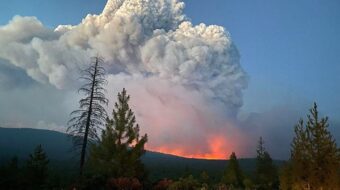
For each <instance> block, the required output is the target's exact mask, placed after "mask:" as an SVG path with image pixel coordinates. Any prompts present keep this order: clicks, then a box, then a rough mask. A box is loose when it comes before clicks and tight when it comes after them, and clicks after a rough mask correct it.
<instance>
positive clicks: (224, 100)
mask: <svg viewBox="0 0 340 190" xmlns="http://www.w3.org/2000/svg"><path fill="white" fill-rule="evenodd" d="M183 9H184V3H183V2H179V1H178V0H149V1H145V0H109V1H108V3H107V5H106V7H105V9H104V10H103V12H102V13H101V14H100V15H88V16H86V18H84V19H83V20H82V22H81V23H80V24H79V25H76V26H71V25H67V26H66V25H62V26H58V27H57V28H56V29H54V30H51V29H49V28H47V27H45V26H44V25H43V24H42V23H41V22H40V21H39V20H38V19H37V18H34V17H20V16H16V17H14V18H13V19H12V20H11V21H10V22H9V23H8V24H7V25H5V26H1V27H0V36H1V37H0V60H5V61H6V62H8V63H9V64H11V65H12V66H15V67H17V68H20V69H21V70H23V71H25V72H26V74H27V76H29V77H31V78H32V79H33V80H35V81H36V82H38V83H41V84H45V85H47V86H50V85H52V86H54V87H55V88H57V89H60V90H62V91H64V90H68V91H72V90H75V89H76V87H77V86H79V84H78V82H77V81H78V80H77V79H78V77H79V75H78V74H79V72H78V71H79V69H80V68H83V67H84V66H86V64H87V63H88V62H89V57H91V56H95V55H101V56H103V57H104V59H105V60H106V62H105V67H107V70H108V81H109V85H108V88H109V90H108V92H109V93H108V95H109V97H110V100H111V103H113V102H114V100H115V96H116V93H117V91H120V90H121V89H122V88H123V87H125V88H127V90H128V92H129V93H130V94H131V96H132V100H131V104H132V106H133V108H134V110H135V112H136V114H137V119H138V121H139V122H140V123H141V126H142V131H143V132H146V133H148V134H149V137H150V141H149V144H148V148H149V149H152V150H158V151H164V152H170V153H175V154H179V155H185V156H193V157H207V158H217V157H218V158H224V157H226V155H227V154H229V153H230V152H231V151H237V152H238V153H239V154H240V155H243V156H247V155H248V156H249V155H250V154H249V151H247V149H249V146H251V145H250V144H253V143H254V142H253V140H254V138H253V136H252V135H251V134H249V133H248V132H247V130H246V129H243V128H242V127H240V126H242V125H240V122H239V121H238V120H237V114H238V111H239V108H240V107H241V106H242V91H243V90H244V89H245V88H246V86H247V75H246V73H245V72H244V70H243V69H242V67H241V65H240V56H239V53H238V51H237V48H236V47H235V45H234V44H233V42H232V40H231V38H230V36H229V33H228V32H227V31H226V30H225V29H224V28H223V27H220V26H206V25H204V24H200V25H197V26H194V25H193V24H192V23H191V22H190V20H189V19H188V18H187V17H186V16H185V15H184V14H183ZM0 84H1V83H0ZM111 108H112V105H111V106H110V109H111ZM67 110H69V108H68V109H67ZM109 112H111V111H110V110H109ZM39 121H44V119H41V120H38V121H37V122H38V123H39V125H42V124H44V123H45V122H39ZM47 122H48V121H47ZM51 123H53V122H51ZM54 126H57V125H54Z"/></svg>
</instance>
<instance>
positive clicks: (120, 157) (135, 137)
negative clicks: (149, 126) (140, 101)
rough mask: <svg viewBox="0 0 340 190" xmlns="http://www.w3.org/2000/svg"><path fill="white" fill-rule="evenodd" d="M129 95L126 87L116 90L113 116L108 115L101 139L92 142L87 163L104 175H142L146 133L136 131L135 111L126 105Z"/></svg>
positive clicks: (138, 176) (142, 176) (115, 176)
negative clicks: (94, 142) (116, 98)
mask: <svg viewBox="0 0 340 190" xmlns="http://www.w3.org/2000/svg"><path fill="white" fill-rule="evenodd" d="M129 100H130V96H129V95H127V93H126V90H125V89H123V91H122V92H120V93H118V102H116V103H115V106H114V109H113V112H112V118H111V119H107V124H106V129H105V130H104V131H103V133H102V137H101V141H100V142H99V143H98V144H96V145H93V146H92V148H91V152H90V158H89V166H90V167H91V168H92V169H93V171H94V172H96V173H100V174H102V175H104V176H106V177H111V178H112V177H113V178H118V177H128V178H134V177H135V178H138V179H139V180H143V179H144V178H145V170H144V166H143V164H142V162H141V156H142V155H143V154H144V153H145V149H144V146H145V143H146V142H147V135H144V136H140V135H139V125H138V124H136V118H135V116H134V113H133V112H132V110H131V109H130V107H129V104H128V102H129Z"/></svg>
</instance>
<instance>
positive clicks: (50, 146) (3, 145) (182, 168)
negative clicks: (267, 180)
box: [0, 128, 281, 180]
mask: <svg viewBox="0 0 340 190" xmlns="http://www.w3.org/2000/svg"><path fill="white" fill-rule="evenodd" d="M39 144H42V146H43V148H44V150H45V151H46V153H47V155H48V157H49V159H50V160H51V165H52V167H53V166H54V167H56V166H58V168H67V169H68V170H73V169H70V168H76V167H77V164H76V160H75V159H72V158H74V154H73V153H72V151H71V150H72V142H71V140H70V139H69V138H68V137H67V135H66V134H64V133H60V132H55V131H49V130H40V129H17V128H0V162H2V163H4V162H6V161H7V160H8V159H10V158H11V157H13V156H15V155H16V156H18V158H19V159H20V160H25V159H26V158H27V156H28V155H29V154H30V153H31V152H32V151H33V150H34V148H35V147H36V146H37V145H39ZM143 162H144V164H145V165H146V167H147V169H148V171H149V175H150V178H151V179H152V180H157V179H161V178H178V177H181V176H184V175H186V174H189V173H191V174H194V175H196V176H198V175H199V174H200V173H201V172H202V171H207V172H208V174H209V175H210V176H211V177H212V178H216V180H218V179H217V178H219V176H220V175H221V173H222V171H223V169H224V168H225V167H226V165H227V161H226V160H204V159H191V158H183V157H178V156H173V155H168V154H162V153H158V152H151V151H147V152H146V154H145V155H144V157H143ZM276 163H277V164H280V163H281V162H276ZM240 165H241V167H242V169H243V170H244V171H246V172H247V173H251V172H252V171H253V170H254V167H255V159H240ZM60 166H62V167H60Z"/></svg>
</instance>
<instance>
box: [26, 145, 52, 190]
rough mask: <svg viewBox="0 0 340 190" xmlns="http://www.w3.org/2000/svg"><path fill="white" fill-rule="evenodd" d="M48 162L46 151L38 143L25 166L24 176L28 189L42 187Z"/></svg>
mask: <svg viewBox="0 0 340 190" xmlns="http://www.w3.org/2000/svg"><path fill="white" fill-rule="evenodd" d="M48 163H49V160H48V158H47V156H46V153H45V152H44V150H43V148H42V146H41V145H38V146H37V147H36V148H35V150H34V152H33V153H32V154H30V156H29V159H28V161H27V163H26V167H25V169H26V172H25V174H26V175H25V177H26V180H27V183H28V186H29V187H30V189H44V185H46V182H47V178H48Z"/></svg>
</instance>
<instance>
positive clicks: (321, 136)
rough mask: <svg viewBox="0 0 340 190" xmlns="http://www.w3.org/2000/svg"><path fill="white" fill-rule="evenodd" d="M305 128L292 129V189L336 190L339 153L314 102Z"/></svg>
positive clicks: (300, 125)
mask: <svg viewBox="0 0 340 190" xmlns="http://www.w3.org/2000/svg"><path fill="white" fill-rule="evenodd" d="M307 118H308V120H307V122H306V124H305V125H304V122H303V120H300V122H299V123H298V125H296V127H295V137H294V139H293V143H292V151H291V163H292V177H293V189H301V188H307V189H331V190H332V189H339V188H340V186H339V179H340V176H339V173H338V172H339V170H340V153H339V149H337V145H336V142H335V140H334V138H333V137H332V135H331V133H330V132H329V131H328V126H329V124H328V118H327V117H324V118H320V117H319V112H318V110H317V105H316V103H314V106H313V108H312V109H310V114H309V115H307Z"/></svg>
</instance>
